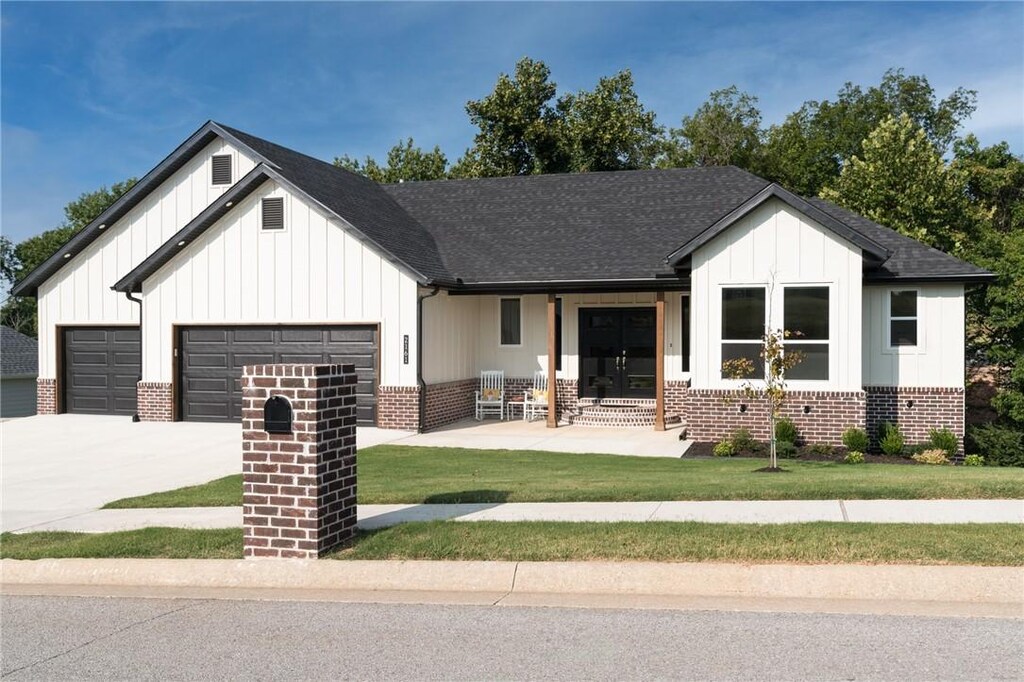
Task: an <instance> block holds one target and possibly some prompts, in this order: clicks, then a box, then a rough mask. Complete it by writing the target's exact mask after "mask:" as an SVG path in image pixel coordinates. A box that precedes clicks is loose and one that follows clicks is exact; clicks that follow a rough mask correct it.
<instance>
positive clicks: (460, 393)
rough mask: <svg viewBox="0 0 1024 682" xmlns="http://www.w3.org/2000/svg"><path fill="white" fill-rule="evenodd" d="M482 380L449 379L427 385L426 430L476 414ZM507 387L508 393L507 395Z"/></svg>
mask: <svg viewBox="0 0 1024 682" xmlns="http://www.w3.org/2000/svg"><path fill="white" fill-rule="evenodd" d="M479 387H480V382H479V381H478V380H476V379H462V380H460V381H447V382H445V383H443V384H430V385H428V386H427V400H426V403H427V404H426V417H425V419H424V421H425V422H426V423H425V424H424V425H423V428H424V429H425V430H429V429H436V428H437V427H439V426H444V425H445V424H451V423H453V422H457V421H459V420H460V419H466V418H468V417H472V416H474V414H475V413H476V394H475V392H476V391H477V389H478V388H479ZM507 390H508V389H506V395H507Z"/></svg>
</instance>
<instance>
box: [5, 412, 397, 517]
mask: <svg viewBox="0 0 1024 682" xmlns="http://www.w3.org/2000/svg"><path fill="white" fill-rule="evenodd" d="M408 435H409V434H408V433H405V432H402V431H380V430H378V429H362V428H360V429H359V430H358V432H357V440H358V443H359V446H360V447H369V446H370V445H374V444H377V443H381V442H387V441H390V440H394V439H397V438H402V437H405V436H408ZM241 437H242V436H241V425H239V424H197V423H191V422H173V423H172V422H164V423H159V422H148V423H147V422H143V423H138V424H135V423H132V420H131V419H130V418H128V417H107V416H94V415H78V414H61V415H46V416H35V417H25V418H23V419H12V420H9V421H4V422H2V423H0V493H2V498H3V499H2V500H0V530H3V531H5V532H6V531H13V530H22V529H25V528H28V527H31V526H36V525H39V524H43V523H51V522H54V521H57V520H60V519H66V518H68V517H71V516H76V515H78V514H83V513H86V512H89V511H91V510H93V509H96V508H98V507H101V506H103V505H104V504H106V503H107V502H110V501H112V500H116V499H120V498H122V497H129V496H133V495H145V494H147V493H152V492H157V491H160V490H170V489H172V488H180V487H181V486H185V485H196V484H199V483H205V482H207V481H209V480H211V479H214V478H219V477H221V476H227V475H229V474H236V473H239V472H240V471H241Z"/></svg>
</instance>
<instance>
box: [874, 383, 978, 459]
mask: <svg viewBox="0 0 1024 682" xmlns="http://www.w3.org/2000/svg"><path fill="white" fill-rule="evenodd" d="M864 390H865V391H866V393H867V431H868V435H869V436H870V437H871V443H872V446H875V447H877V445H878V443H877V442H876V441H877V433H878V424H879V423H880V422H883V421H887V422H892V423H894V424H899V426H900V430H901V431H902V432H903V437H904V438H905V439H906V442H907V443H908V444H914V443H923V442H925V441H926V440H927V439H928V432H929V431H931V430H932V429H942V428H946V429H949V430H950V431H952V432H953V433H955V434H956V436H957V438H958V439H959V440H960V447H961V451H962V450H963V441H964V389H962V388H920V387H899V388H897V387H894V386H865V387H864Z"/></svg>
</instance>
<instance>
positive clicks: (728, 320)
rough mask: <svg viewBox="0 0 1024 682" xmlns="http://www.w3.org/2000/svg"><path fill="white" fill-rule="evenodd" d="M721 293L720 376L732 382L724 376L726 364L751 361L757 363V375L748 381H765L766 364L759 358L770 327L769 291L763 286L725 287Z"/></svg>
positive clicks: (755, 372)
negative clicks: (766, 331)
mask: <svg viewBox="0 0 1024 682" xmlns="http://www.w3.org/2000/svg"><path fill="white" fill-rule="evenodd" d="M720 290H721V306H722V307H721V313H722V329H721V346H720V348H721V365H720V366H719V368H718V371H719V373H720V376H721V378H722V379H727V380H731V379H732V377H729V376H728V375H726V373H725V369H724V365H725V362H726V361H728V360H735V359H739V358H748V359H749V360H750V361H751V362H752V363H753V364H754V373H753V374H751V375H750V376H749V377H747V378H749V379H763V378H764V361H763V360H762V359H761V357H760V356H761V347H762V344H763V342H764V339H763V335H764V330H765V327H766V326H767V324H768V301H767V292H768V289H767V287H765V286H763V285H761V286H750V285H723V286H722V287H721V289H720Z"/></svg>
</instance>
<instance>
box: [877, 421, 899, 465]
mask: <svg viewBox="0 0 1024 682" xmlns="http://www.w3.org/2000/svg"><path fill="white" fill-rule="evenodd" d="M883 427H884V428H883ZM878 433H879V438H878V447H880V448H881V449H882V452H884V453H885V454H887V455H892V456H893V457H897V456H900V455H902V454H903V448H904V447H905V446H906V442H905V441H904V439H903V432H902V431H900V427H899V426H897V425H896V424H890V423H889V422H882V423H881V424H880V425H879V428H878Z"/></svg>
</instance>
